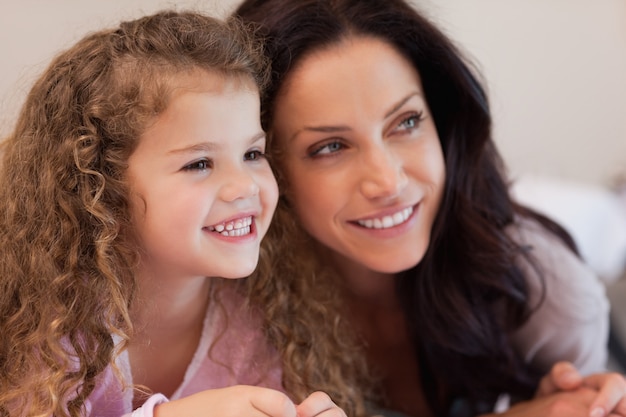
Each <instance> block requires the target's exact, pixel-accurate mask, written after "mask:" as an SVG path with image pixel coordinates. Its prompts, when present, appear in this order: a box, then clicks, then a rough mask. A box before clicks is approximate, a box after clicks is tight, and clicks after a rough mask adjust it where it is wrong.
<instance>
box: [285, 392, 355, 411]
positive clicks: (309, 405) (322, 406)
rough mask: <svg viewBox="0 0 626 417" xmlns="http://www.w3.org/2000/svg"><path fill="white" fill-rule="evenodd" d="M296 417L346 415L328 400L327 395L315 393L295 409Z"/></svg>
mask: <svg viewBox="0 0 626 417" xmlns="http://www.w3.org/2000/svg"><path fill="white" fill-rule="evenodd" d="M296 411H297V413H298V417H315V416H319V417H321V416H324V417H346V413H344V411H343V410H342V409H341V408H339V407H338V406H337V404H335V403H334V402H333V400H331V399H330V397H329V396H328V394H326V393H324V392H321V391H317V392H314V393H313V394H311V395H309V396H308V397H307V398H306V399H305V400H304V401H302V402H301V403H300V404H299V405H298V406H297V407H296Z"/></svg>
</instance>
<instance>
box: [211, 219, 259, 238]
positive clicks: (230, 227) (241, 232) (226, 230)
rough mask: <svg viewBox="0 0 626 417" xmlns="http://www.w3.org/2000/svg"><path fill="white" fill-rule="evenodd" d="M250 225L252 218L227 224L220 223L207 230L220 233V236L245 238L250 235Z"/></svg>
mask: <svg viewBox="0 0 626 417" xmlns="http://www.w3.org/2000/svg"><path fill="white" fill-rule="evenodd" d="M251 225H252V216H248V217H245V218H243V219H238V220H236V221H232V222H228V223H220V224H217V225H215V226H210V227H209V230H210V231H212V232H217V233H220V234H221V235H222V236H245V235H247V234H250V226H251Z"/></svg>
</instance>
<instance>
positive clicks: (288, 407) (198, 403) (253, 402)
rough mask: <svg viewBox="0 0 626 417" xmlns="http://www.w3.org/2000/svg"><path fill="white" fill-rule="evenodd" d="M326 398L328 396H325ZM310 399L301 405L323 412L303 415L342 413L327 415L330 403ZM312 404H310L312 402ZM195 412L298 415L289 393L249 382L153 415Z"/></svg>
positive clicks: (165, 416)
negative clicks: (251, 384)
mask: <svg viewBox="0 0 626 417" xmlns="http://www.w3.org/2000/svg"><path fill="white" fill-rule="evenodd" d="M314 395H316V394H312V395H311V396H310V397H309V398H311V397H313V396H314ZM323 395H326V394H323ZM326 397H328V396H327V395H326ZM309 398H307V399H306V400H305V401H304V402H303V403H302V404H300V406H302V405H304V404H305V403H306V405H305V407H304V410H307V407H311V410H312V411H311V412H318V413H320V414H302V415H301V417H313V416H316V415H320V416H322V415H323V416H324V417H331V416H333V417H334V416H340V414H324V412H326V411H328V410H330V408H331V407H330V406H328V405H327V404H326V405H324V404H323V401H321V400H318V401H314V400H311V401H310V402H309ZM316 398H317V397H316ZM328 401H329V402H330V403H331V404H332V401H330V398H328ZM309 403H310V404H311V405H309ZM333 405H334V404H333ZM300 406H299V407H300ZM316 407H317V408H316ZM324 407H326V408H324ZM330 411H332V410H330ZM192 415H193V416H220V417H241V416H245V417H297V414H296V406H295V405H294V404H293V402H292V401H291V400H290V399H289V397H287V395H285V394H283V393H282V392H280V391H276V390H273V389H269V388H262V387H253V386H248V385H235V386H232V387H228V388H220V389H212V390H206V391H201V392H199V393H197V394H193V395H190V396H188V397H185V398H181V399H178V400H174V401H170V402H167V403H163V404H160V405H157V406H156V407H155V408H154V417H169V416H177V417H178V416H192ZM344 417H345V414H344Z"/></svg>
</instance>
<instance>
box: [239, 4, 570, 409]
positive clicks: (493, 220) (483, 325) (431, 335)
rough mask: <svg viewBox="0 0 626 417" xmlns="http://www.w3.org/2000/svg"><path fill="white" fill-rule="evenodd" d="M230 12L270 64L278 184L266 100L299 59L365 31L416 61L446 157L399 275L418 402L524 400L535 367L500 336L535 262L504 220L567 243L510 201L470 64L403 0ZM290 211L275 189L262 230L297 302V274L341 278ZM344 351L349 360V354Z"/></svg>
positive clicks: (516, 316) (522, 301) (519, 309)
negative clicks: (419, 239)
mask: <svg viewBox="0 0 626 417" xmlns="http://www.w3.org/2000/svg"><path fill="white" fill-rule="evenodd" d="M234 15H236V16H238V17H240V18H242V19H243V20H244V21H245V22H250V23H254V24H257V25H258V26H259V33H260V34H262V36H264V38H265V41H266V45H265V51H266V53H267V55H268V57H269V58H270V59H271V61H272V68H273V70H272V76H271V81H270V85H269V88H268V89H267V90H266V92H265V94H264V96H263V98H262V119H263V126H264V128H265V129H266V130H267V131H268V134H269V139H270V141H269V148H268V149H269V152H270V153H271V156H272V157H273V158H274V167H275V169H276V170H277V172H276V174H277V177H278V179H279V186H280V187H288V181H285V178H283V175H282V173H281V170H280V167H281V165H280V155H281V149H279V148H278V145H277V143H278V141H275V140H273V139H272V122H273V118H274V114H273V112H274V102H275V99H276V97H277V95H279V94H281V88H282V86H283V84H284V83H285V82H286V81H288V79H289V76H290V73H291V71H292V70H293V69H294V68H295V67H297V66H298V65H299V64H300V63H301V62H302V60H303V59H304V58H306V57H307V56H309V55H310V54H312V53H314V52H315V51H318V50H321V49H324V48H328V47H330V46H333V45H336V44H338V43H340V42H341V41H342V40H344V39H346V38H349V37H351V36H367V37H376V38H378V39H382V40H384V41H386V42H388V43H389V44H391V45H393V46H394V47H395V48H396V49H397V50H398V51H400V52H401V53H402V54H403V55H404V56H405V57H406V58H407V59H408V60H409V61H410V62H412V63H413V65H414V66H415V68H416V69H417V70H418V71H419V73H420V76H421V80H422V84H423V87H424V90H425V94H426V97H427V99H428V105H429V107H430V109H431V112H432V114H433V117H434V120H435V124H436V127H437V131H438V134H439V138H440V141H441V145H442V148H443V152H444V155H445V163H446V185H445V193H444V198H443V201H442V204H441V207H440V210H439V213H438V216H437V218H436V220H435V224H434V226H433V231H432V239H431V244H430V247H429V249H428V251H427V253H426V254H425V256H424V258H423V260H422V261H421V262H420V263H419V264H418V265H416V266H415V267H413V268H412V269H410V270H408V271H405V272H403V273H401V274H398V276H397V289H398V297H399V299H400V300H401V302H402V305H403V308H404V311H405V313H406V317H407V320H408V322H409V323H408V325H409V332H410V334H411V336H412V338H413V343H414V347H415V355H416V357H418V359H419V363H420V370H419V372H420V376H421V380H422V386H423V388H424V390H425V393H426V398H428V401H429V402H430V406H431V407H432V409H433V410H434V411H435V414H436V415H447V413H448V410H449V408H450V406H451V404H452V401H453V400H454V399H459V398H461V399H464V400H466V401H465V402H466V404H469V407H470V408H471V409H473V410H474V412H480V411H485V410H487V409H489V406H491V405H493V403H494V401H495V399H496V398H497V396H498V394H500V393H502V392H509V393H511V394H512V395H513V396H514V397H515V398H528V397H530V396H531V395H532V394H533V393H534V390H535V388H536V384H537V382H538V376H539V373H538V371H537V370H535V369H530V368H529V367H528V366H527V365H526V364H524V362H523V360H522V358H520V357H519V355H518V354H516V352H515V351H514V349H513V347H512V345H511V342H510V340H509V338H508V334H509V333H510V332H511V331H513V330H515V329H517V328H519V327H520V326H521V325H522V324H523V323H524V322H525V320H526V319H527V318H528V316H529V314H530V313H531V312H532V309H533V308H536V307H537V306H531V305H529V295H528V288H527V285H526V280H525V276H524V274H523V272H522V270H521V269H520V268H519V267H518V266H516V262H517V261H519V258H520V257H524V258H526V259H527V260H528V261H529V262H531V265H532V257H531V254H530V253H529V252H528V250H527V248H524V247H521V246H520V245H519V244H518V243H516V242H515V241H513V240H512V239H511V238H510V237H509V235H508V234H507V233H506V232H505V228H506V227H507V226H509V225H511V224H512V223H513V222H514V218H515V217H517V216H522V217H530V218H533V219H535V220H537V221H539V222H540V223H541V224H542V225H543V226H544V227H546V228H547V229H548V230H550V231H552V232H553V233H555V234H556V235H557V236H559V237H561V238H562V239H563V241H564V242H565V243H566V244H567V245H568V246H569V247H570V248H571V249H572V250H574V251H575V248H574V245H573V242H572V240H571V238H570V237H569V236H568V235H567V233H565V231H564V230H563V229H562V228H560V227H559V226H558V225H556V224H555V223H553V222H552V221H550V220H548V219H546V218H544V217H543V216H540V215H538V214H537V213H533V212H531V211H530V210H528V209H527V208H524V207H522V206H520V205H517V204H516V203H514V202H513V201H512V200H511V197H510V195H509V192H508V184H507V182H506V179H505V174H504V169H503V164H502V161H501V158H500V156H499V154H498V152H497V150H496V148H495V145H494V142H493V141H492V137H491V115H490V111H489V105H488V101H487V95H486V93H485V90H484V88H483V87H482V85H481V82H480V81H479V79H478V76H477V72H476V71H475V69H474V68H473V67H472V66H471V64H470V63H469V61H467V60H466V59H465V58H464V57H463V55H462V53H461V52H460V51H459V49H458V48H457V47H456V46H455V45H454V44H453V43H452V42H451V41H450V40H449V39H448V38H447V37H446V36H445V35H444V34H443V33H442V32H441V31H440V30H439V29H438V28H437V27H435V26H434V25H433V24H432V23H431V22H429V21H428V20H427V19H426V18H425V17H423V16H422V15H421V14H420V13H419V12H418V11H416V10H415V9H414V8H412V7H411V6H410V5H409V4H407V3H405V2H404V1H402V0H245V1H244V2H243V4H241V5H240V6H239V8H238V9H237V10H236V11H235V13H234ZM365 88H366V87H365ZM294 217H295V213H294V212H293V211H292V210H291V209H290V207H289V204H288V201H286V199H285V198H284V196H283V197H281V199H280V201H279V205H278V210H277V214H276V220H275V222H274V223H273V225H272V228H271V229H270V232H269V237H268V239H269V240H270V241H276V242H280V244H282V245H283V250H284V252H283V259H282V262H283V265H282V266H281V268H278V269H277V273H280V274H285V275H287V276H293V279H294V281H295V280H298V281H299V282H298V284H297V285H296V284H294V286H293V288H292V290H293V291H294V292H295V293H296V294H295V295H293V298H294V299H295V300H300V299H304V298H306V297H307V296H308V297H312V296H313V295H312V294H313V293H309V294H307V293H306V292H302V293H298V291H301V290H302V291H303V289H304V288H305V284H304V282H311V283H312V284H309V285H311V286H325V290H326V292H327V293H329V294H335V293H336V292H337V286H336V284H335V283H336V281H339V279H338V278H337V277H334V280H333V279H329V280H326V281H324V280H322V279H321V277H323V276H324V273H323V271H324V260H323V259H318V260H317V261H312V260H308V261H303V260H306V259H307V258H313V257H315V256H318V254H319V251H317V252H316V251H315V250H314V248H313V247H312V246H313V245H312V243H311V238H310V237H307V236H306V235H305V233H304V232H303V231H302V229H301V227H299V225H298V224H297V220H294ZM534 267H535V268H536V269H538V266H537V265H534ZM327 273H328V272H327ZM333 281H334V282H333ZM320 293H321V291H319V290H318V291H316V292H315V293H314V294H316V295H315V296H318V295H319V296H321V297H322V298H321V300H322V301H321V302H322V303H323V304H324V308H328V309H330V308H333V307H334V308H337V309H338V310H337V311H340V310H339V308H340V304H339V303H337V304H334V305H333V304H332V303H331V302H330V301H329V299H331V298H334V299H336V298H337V296H336V295H335V296H334V297H333V296H332V295H326V296H324V295H320ZM342 320H343V319H342V318H341V317H338V318H337V319H336V322H337V323H341V322H342ZM347 327H348V326H346V328H347ZM344 337H345V336H344ZM346 343H347V342H346ZM341 354H343V355H346V356H351V352H350V351H344V352H341ZM351 360H353V361H355V360H356V359H355V358H353V357H352V356H351ZM353 363H356V362H353ZM416 372H418V371H417V370H416Z"/></svg>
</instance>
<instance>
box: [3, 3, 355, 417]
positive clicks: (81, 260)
mask: <svg viewBox="0 0 626 417" xmlns="http://www.w3.org/2000/svg"><path fill="white" fill-rule="evenodd" d="M258 51H259V46H258V44H256V43H255V42H254V41H253V40H252V39H251V38H250V37H249V36H248V35H247V34H246V32H245V31H244V30H243V28H242V27H241V26H240V25H237V24H235V22H230V23H224V22H220V21H218V20H215V19H213V18H210V17H206V16H202V15H200V14H196V13H185V12H182V13H176V12H161V13H157V14H154V15H152V16H147V17H144V18H141V19H138V20H134V21H129V22H125V23H122V24H121V25H120V26H119V28H116V29H112V30H104V31H101V32H98V33H94V34H92V35H90V36H87V37H85V38H84V39H82V40H81V41H79V42H78V43H77V44H76V45H75V46H73V47H72V48H71V49H69V50H68V51H66V52H64V53H62V54H61V55H59V56H58V57H57V58H56V59H55V60H54V61H53V62H52V64H51V65H50V67H49V68H48V69H47V71H46V72H45V73H44V74H43V76H42V77H41V78H40V79H39V80H38V81H37V82H36V84H35V85H34V87H33V88H32V90H31V92H30V94H29V96H28V98H27V100H26V103H25V105H24V108H23V110H22V112H21V115H20V117H19V120H18V122H17V126H16V128H15V130H14V132H13V134H12V135H11V136H10V137H9V138H8V139H7V140H6V142H5V143H4V148H3V161H2V167H1V170H0V251H1V252H0V254H1V255H0V259H2V262H1V263H0V277H1V280H0V282H1V284H0V286H1V288H0V334H2V337H1V338H0V340H1V341H0V414H1V415H3V416H26V415H28V416H31V415H32V416H49V415H54V416H79V415H96V416H119V415H122V414H128V413H130V412H131V411H132V410H133V409H137V410H136V412H135V413H133V415H135V416H137V415H145V416H150V415H153V414H154V415H155V416H157V415H158V416H160V417H162V416H169V415H191V414H193V415H220V416H239V415H246V416H291V417H295V416H296V413H297V414H298V415H301V416H314V415H319V416H327V417H331V416H340V415H344V414H343V411H342V410H341V409H339V408H337V407H336V406H335V405H334V404H333V403H332V401H330V399H329V397H328V396H327V395H325V394H322V393H319V392H318V393H314V394H312V395H311V396H309V397H308V398H306V399H303V398H299V399H298V401H300V400H304V401H302V403H301V404H299V405H298V406H296V405H294V404H293V403H292V401H291V400H290V399H289V398H288V397H287V396H286V395H285V394H284V393H283V391H284V390H285V387H284V386H283V384H282V379H281V361H282V360H281V358H279V357H278V356H277V354H276V351H275V348H274V347H273V346H271V345H270V344H269V343H268V340H267V339H266V338H265V337H264V334H263V333H262V332H261V329H260V328H259V326H260V322H259V321H258V320H257V316H258V313H259V312H261V311H262V309H263V306H260V305H250V306H248V305H247V304H246V302H245V299H244V298H243V297H242V296H241V295H240V293H241V291H240V290H239V289H238V287H237V286H235V283H234V282H232V280H231V279H232V278H240V277H244V276H247V275H249V274H250V273H251V272H252V271H253V270H254V269H255V267H256V264H257V260H258V257H259V250H260V241H261V239H262V238H263V236H264V234H265V232H266V231H267V228H268V226H269V222H270V219H271V217H272V214H273V211H274V208H275V205H276V200H277V189H276V183H275V179H274V177H273V175H272V172H271V170H270V167H269V165H268V163H267V161H266V159H265V156H264V152H265V135H264V133H263V131H262V129H261V127H260V123H259V88H260V87H262V86H263V82H264V79H265V71H266V69H265V68H266V65H265V61H264V59H263V58H262V57H261V55H260V54H259V53H258ZM216 277H223V278H225V279H219V278H216ZM277 296H279V295H277ZM248 307H249V308H248ZM310 327H311V328H314V327H315V324H314V323H311V324H310ZM269 328H270V329H271V325H270V326H269ZM326 342H327V343H332V341H326ZM312 365H313V366H316V368H317V369H320V370H319V371H318V372H319V373H320V374H322V373H323V372H324V371H322V366H321V365H320V364H319V363H312ZM320 379H321V377H320ZM328 381H329V382H328V386H329V387H334V388H335V390H336V391H338V392H340V391H343V390H347V389H348V388H349V384H347V383H346V384H345V385H342V383H340V382H339V381H342V380H341V378H337V377H335V378H333V377H330V378H329V379H328ZM230 385H236V386H235V387H232V388H225V389H215V390H210V389H211V388H222V387H227V386H230ZM249 385H260V386H261V387H251V386H249ZM134 387H137V388H138V389H134ZM309 392H310V391H309ZM149 394H154V395H149ZM168 398H170V399H171V400H172V401H168Z"/></svg>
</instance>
